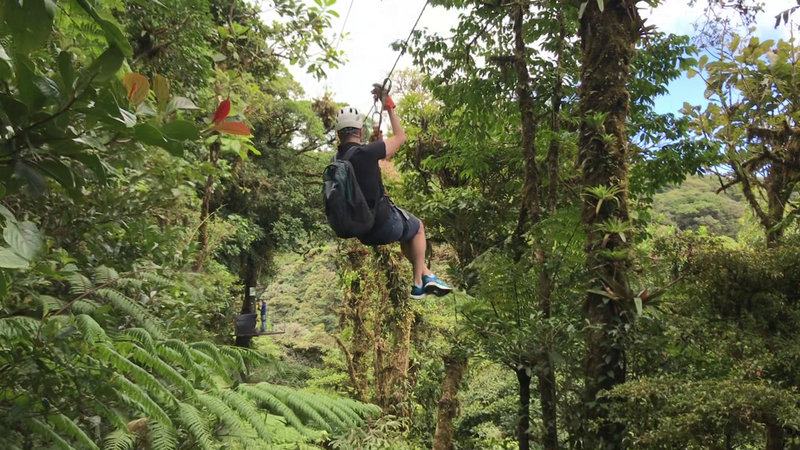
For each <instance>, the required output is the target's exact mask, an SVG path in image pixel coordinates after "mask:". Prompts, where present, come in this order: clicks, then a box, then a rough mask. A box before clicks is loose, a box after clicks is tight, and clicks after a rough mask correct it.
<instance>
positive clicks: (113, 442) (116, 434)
mask: <svg viewBox="0 0 800 450" xmlns="http://www.w3.org/2000/svg"><path fill="white" fill-rule="evenodd" d="M135 445H136V436H134V435H133V434H131V433H130V432H129V431H128V429H127V428H126V429H119V430H114V431H112V432H111V433H108V434H107V435H106V437H105V439H103V450H132V449H133V447H134V446H135Z"/></svg>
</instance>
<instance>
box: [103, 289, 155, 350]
mask: <svg viewBox="0 0 800 450" xmlns="http://www.w3.org/2000/svg"><path fill="white" fill-rule="evenodd" d="M97 295H99V296H101V297H103V298H105V299H107V300H108V301H109V302H111V304H112V305H114V307H116V308H119V309H121V310H122V311H123V312H125V314H128V315H129V316H131V317H133V318H134V319H136V321H137V322H138V323H139V324H140V325H142V326H143V327H144V328H145V329H146V330H147V331H149V332H150V334H151V335H153V337H155V338H156V339H158V340H163V339H166V333H165V332H164V330H163V329H162V327H161V325H159V324H158V319H156V318H155V317H154V316H153V315H152V314H150V313H149V312H148V311H147V310H146V309H144V308H143V307H142V306H141V305H139V304H138V303H136V302H135V301H134V300H133V299H131V298H129V297H127V296H125V295H124V294H122V293H120V292H118V291H115V290H114V289H108V288H103V289H98V290H97Z"/></svg>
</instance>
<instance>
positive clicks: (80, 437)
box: [47, 414, 99, 450]
mask: <svg viewBox="0 0 800 450" xmlns="http://www.w3.org/2000/svg"><path fill="white" fill-rule="evenodd" d="M47 421H48V422H50V424H51V425H52V426H53V427H54V428H56V429H57V430H60V431H63V432H64V433H65V434H67V435H69V437H71V438H72V439H74V440H75V441H76V442H79V443H80V444H81V445H83V446H84V447H86V448H89V449H91V450H99V447H97V445H96V444H95V443H94V442H93V441H92V439H91V438H89V436H87V435H86V433H85V432H84V431H83V430H82V429H81V428H80V427H79V426H78V425H77V424H75V422H73V421H72V420H70V418H69V417H67V416H65V415H63V414H55V415H51V416H48V417H47Z"/></svg>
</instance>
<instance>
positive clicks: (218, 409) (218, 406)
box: [197, 393, 255, 436]
mask: <svg viewBox="0 0 800 450" xmlns="http://www.w3.org/2000/svg"><path fill="white" fill-rule="evenodd" d="M197 402H198V403H199V404H200V405H202V406H203V407H205V408H206V409H207V410H208V411H209V412H210V413H211V414H213V415H214V416H216V417H217V418H219V419H220V421H221V422H222V423H224V424H225V426H226V427H227V428H228V431H229V434H231V435H236V436H255V430H253V428H252V427H251V426H250V424H249V423H248V422H246V421H245V420H244V419H242V417H241V416H240V415H239V414H238V413H237V412H236V411H234V410H233V409H231V407H230V406H228V405H227V404H226V403H225V402H223V401H222V400H220V399H218V398H216V397H213V396H210V395H206V394H202V393H198V395H197Z"/></svg>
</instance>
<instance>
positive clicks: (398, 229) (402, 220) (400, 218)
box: [359, 205, 420, 245]
mask: <svg viewBox="0 0 800 450" xmlns="http://www.w3.org/2000/svg"><path fill="white" fill-rule="evenodd" d="M419 224H420V222H419V219H418V218H417V217H416V216H414V215H413V214H410V213H409V212H408V211H406V210H404V209H402V208H398V207H397V206H395V205H392V212H391V215H390V216H389V220H387V221H386V222H384V223H383V224H382V225H380V226H379V227H376V228H373V229H372V231H370V232H369V233H367V234H366V235H365V236H362V237H360V238H359V240H360V241H361V243H362V244H364V245H387V244H389V243H392V242H395V241H401V242H402V241H410V240H412V239H414V236H416V235H417V233H419Z"/></svg>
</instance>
